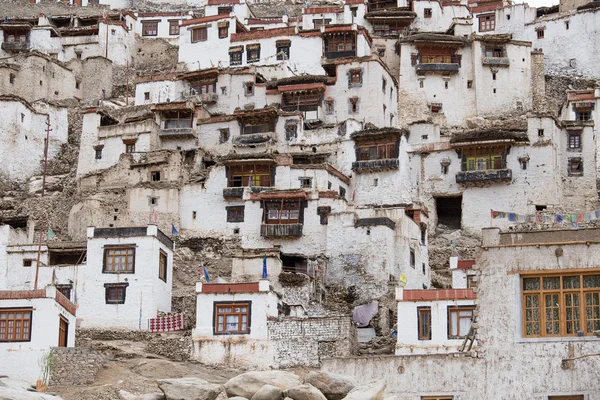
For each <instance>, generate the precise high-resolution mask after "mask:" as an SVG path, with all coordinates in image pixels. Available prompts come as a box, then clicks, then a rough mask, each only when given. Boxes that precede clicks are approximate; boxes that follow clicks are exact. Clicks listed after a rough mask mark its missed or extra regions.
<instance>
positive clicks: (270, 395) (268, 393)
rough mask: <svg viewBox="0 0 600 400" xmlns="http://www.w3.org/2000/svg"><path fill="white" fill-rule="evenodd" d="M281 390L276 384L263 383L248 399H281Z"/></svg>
mask: <svg viewBox="0 0 600 400" xmlns="http://www.w3.org/2000/svg"><path fill="white" fill-rule="evenodd" d="M282 399H283V391H282V390H281V389H279V388H278V387H277V386H273V385H265V386H263V387H261V388H260V389H259V390H258V392H256V393H254V396H252V399H250V400H282Z"/></svg>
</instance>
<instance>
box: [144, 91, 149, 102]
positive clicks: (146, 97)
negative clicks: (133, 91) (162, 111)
mask: <svg viewBox="0 0 600 400" xmlns="http://www.w3.org/2000/svg"><path fill="white" fill-rule="evenodd" d="M144 100H150V92H144Z"/></svg>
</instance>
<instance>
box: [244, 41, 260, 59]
mask: <svg viewBox="0 0 600 400" xmlns="http://www.w3.org/2000/svg"><path fill="white" fill-rule="evenodd" d="M246 61H248V62H249V63H252V62H258V61H260V44H249V45H247V46H246Z"/></svg>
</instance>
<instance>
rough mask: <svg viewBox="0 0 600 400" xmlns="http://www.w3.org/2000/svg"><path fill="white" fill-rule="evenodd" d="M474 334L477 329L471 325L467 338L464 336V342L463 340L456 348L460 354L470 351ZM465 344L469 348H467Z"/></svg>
mask: <svg viewBox="0 0 600 400" xmlns="http://www.w3.org/2000/svg"><path fill="white" fill-rule="evenodd" d="M476 334H477V328H475V327H474V326H472V325H471V328H470V329H469V333H467V336H465V340H463V342H462V345H461V346H460V347H459V348H458V351H460V352H461V353H462V352H464V351H471V347H473V343H475V335H476ZM467 343H468V346H469V347H467Z"/></svg>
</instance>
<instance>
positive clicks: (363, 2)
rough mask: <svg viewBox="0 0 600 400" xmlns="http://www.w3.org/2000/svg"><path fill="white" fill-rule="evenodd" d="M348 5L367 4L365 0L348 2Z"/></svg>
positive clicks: (347, 0)
mask: <svg viewBox="0 0 600 400" xmlns="http://www.w3.org/2000/svg"><path fill="white" fill-rule="evenodd" d="M345 3H346V4H366V3H367V2H366V1H365V0H346V1H345Z"/></svg>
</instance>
